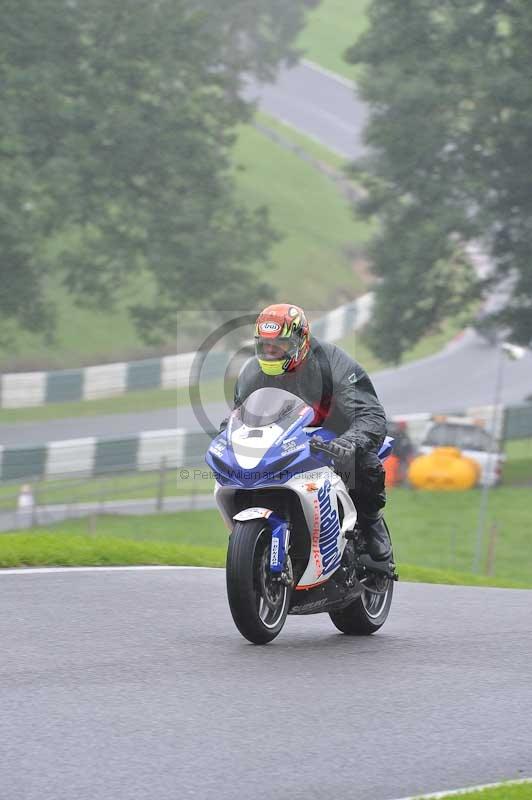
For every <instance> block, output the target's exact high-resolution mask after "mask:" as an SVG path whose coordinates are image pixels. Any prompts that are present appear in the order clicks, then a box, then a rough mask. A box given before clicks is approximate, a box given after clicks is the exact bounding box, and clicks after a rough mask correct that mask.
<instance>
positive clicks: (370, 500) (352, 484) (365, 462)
mask: <svg viewBox="0 0 532 800" xmlns="http://www.w3.org/2000/svg"><path fill="white" fill-rule="evenodd" d="M340 474H342V473H340ZM343 477H344V483H345V484H346V486H347V488H348V489H349V495H350V497H351V499H352V501H353V503H354V504H355V508H356V510H357V511H358V513H359V514H362V515H363V514H375V513H377V511H380V510H381V508H384V506H385V505H386V489H385V486H384V483H385V475H384V469H383V466H382V464H381V461H380V459H379V457H378V455H377V453H376V452H375V451H370V452H369V453H357V455H356V457H355V463H354V465H353V469H352V470H348V471H347V472H345V473H344V475H343Z"/></svg>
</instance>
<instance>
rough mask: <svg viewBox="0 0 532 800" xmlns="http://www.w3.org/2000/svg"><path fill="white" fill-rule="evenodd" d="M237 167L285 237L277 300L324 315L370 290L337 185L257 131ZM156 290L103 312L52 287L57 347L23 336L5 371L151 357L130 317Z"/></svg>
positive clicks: (243, 137) (131, 295)
mask: <svg viewBox="0 0 532 800" xmlns="http://www.w3.org/2000/svg"><path fill="white" fill-rule="evenodd" d="M263 119H264V118H262V120H263ZM284 135H285V137H286V136H291V135H292V136H293V137H294V142H295V143H297V144H299V145H301V142H302V141H304V137H301V136H299V135H297V134H292V133H291V131H290V130H289V129H285V130H284ZM310 148H311V149H312V148H313V145H312V144H311V145H310ZM321 152H322V153H324V154H326V151H325V150H323V149H321ZM234 162H235V166H236V181H237V188H238V193H239V196H240V200H241V202H242V203H243V204H244V205H246V206H248V207H249V206H258V205H266V206H268V207H269V208H270V210H271V218H272V222H273V224H274V226H275V228H276V229H277V231H278V232H279V234H280V235H281V237H282V238H281V240H280V241H279V242H278V243H277V244H276V245H275V246H274V249H273V253H272V262H273V268H272V269H271V270H270V271H269V273H268V274H267V275H266V276H265V277H266V280H267V281H268V282H269V283H270V284H271V285H272V287H273V288H274V290H275V294H276V297H277V298H279V299H282V298H286V297H288V298H292V299H293V301H294V302H296V301H297V302H298V303H301V304H303V305H306V306H307V307H308V308H309V311H311V310H314V311H318V312H319V311H325V310H327V309H329V308H331V307H334V306H335V305H337V304H339V303H341V302H345V301H347V300H349V299H351V298H353V297H354V296H356V295H357V294H358V293H360V292H361V291H363V289H364V286H363V283H362V281H361V279H360V278H359V277H358V276H357V274H356V272H355V271H354V269H353V266H352V264H353V260H354V258H353V254H354V253H356V252H357V249H358V248H360V246H361V245H362V244H363V242H364V241H365V240H366V238H367V235H368V229H367V226H366V225H365V224H363V223H361V222H357V221H356V220H354V219H353V215H352V211H351V209H350V207H349V204H348V202H347V200H345V199H344V198H343V197H342V195H341V193H340V192H339V191H338V189H337V188H336V186H335V185H334V183H333V182H332V181H331V180H330V179H328V178H327V177H326V176H324V175H322V174H320V173H319V172H318V171H317V170H316V169H314V168H313V166H312V165H311V164H309V163H307V162H306V161H304V160H303V159H301V158H299V157H298V156H297V155H295V154H294V153H292V152H289V151H288V150H287V149H286V148H284V147H282V146H281V145H280V144H277V143H275V142H273V141H271V140H270V139H269V138H268V137H267V136H266V135H264V134H263V133H261V132H259V131H257V130H256V129H254V128H253V127H251V126H246V127H243V128H242V129H241V130H240V133H239V137H238V142H237V145H236V148H235V153H234ZM324 275H326V276H327V277H326V280H324ZM149 291H150V280H149V278H148V277H145V278H144V279H141V278H136V279H134V280H132V281H131V282H130V283H128V286H126V287H124V292H123V296H122V298H121V301H120V303H119V306H118V308H117V309H116V311H115V312H113V313H99V312H98V311H87V310H83V309H78V308H76V307H75V306H74V304H73V302H72V299H71V298H70V297H69V296H68V294H67V293H66V291H65V290H64V289H62V288H61V287H60V286H58V285H57V284H51V285H50V287H49V292H50V296H51V298H52V299H53V301H54V303H55V305H56V307H57V314H58V325H57V335H56V341H54V342H52V343H50V342H47V341H46V340H45V339H44V338H43V337H39V336H35V335H32V334H28V333H25V332H17V335H16V347H15V348H9V349H7V348H6V349H3V350H1V349H0V367H1V369H2V371H10V370H11V369H14V368H24V369H30V370H31V369H43V368H44V369H53V368H65V367H74V366H80V365H83V364H88V363H100V362H103V361H112V360H122V359H134V358H141V357H146V356H149V355H151V354H152V353H151V352H150V351H149V350H148V349H147V348H146V347H145V346H144V345H143V343H142V341H141V340H140V338H139V337H138V335H137V333H136V331H135V330H134V328H133V325H132V324H131V321H130V320H129V318H128V314H127V307H128V305H129V304H131V303H132V302H133V301H134V299H135V297H136V296H138V295H139V294H140V293H143V294H145V293H146V292H149ZM168 344H169V348H170V349H172V348H174V347H175V343H174V342H173V341H171V342H169V343H168Z"/></svg>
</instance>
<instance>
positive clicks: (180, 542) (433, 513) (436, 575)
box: [0, 488, 532, 587]
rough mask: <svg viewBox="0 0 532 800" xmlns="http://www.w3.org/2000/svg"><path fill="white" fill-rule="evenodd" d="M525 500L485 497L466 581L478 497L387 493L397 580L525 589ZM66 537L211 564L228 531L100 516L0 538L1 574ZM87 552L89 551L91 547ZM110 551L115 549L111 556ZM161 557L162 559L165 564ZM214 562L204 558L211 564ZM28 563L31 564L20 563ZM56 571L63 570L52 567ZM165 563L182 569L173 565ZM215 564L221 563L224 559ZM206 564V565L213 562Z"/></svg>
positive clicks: (531, 576)
mask: <svg viewBox="0 0 532 800" xmlns="http://www.w3.org/2000/svg"><path fill="white" fill-rule="evenodd" d="M528 494H529V493H528V492H527V491H526V490H525V489H504V488H501V489H498V490H497V491H494V492H493V493H492V497H491V500H490V508H489V522H488V526H487V530H486V535H485V537H484V541H483V549H482V561H481V572H482V574H483V576H482V577H479V576H477V575H474V576H472V575H470V573H471V569H472V563H473V557H474V553H475V547H476V540H477V522H478V511H479V505H480V492H478V491H471V492H466V493H459V494H449V495H446V494H438V493H430V492H414V491H411V490H408V489H395V490H393V491H391V492H390V498H389V503H388V507H387V520H388V522H389V524H390V528H391V531H392V536H393V540H394V548H395V553H396V558H397V561H398V563H400V564H401V565H407V566H406V567H405V568H404V570H403V572H404V575H403V577H405V578H406V579H412V580H426V581H434V582H443V583H470V584H478V585H494V586H522V587H532V550H531V548H530V542H529V530H530V526H529V519H530V512H529V497H528ZM494 525H496V537H495V542H494V545H493V551H494V555H493V558H492V559H491V562H490V563H491V572H492V574H491V575H486V571H487V566H488V557H487V555H488V545H489V540H490V535H493V530H494ZM48 537H51V539H49V538H48ZM72 537H73V538H74V539H75V540H77V539H78V538H81V539H83V540H84V539H86V538H87V537H88V539H90V540H98V546H100V544H102V547H104V548H106V547H107V545H106V544H105V543H104V542H103V540H105V541H106V542H107V541H112V540H119V546H118V545H116V544H115V545H113V548H114V549H113V553H114V554H115V556H116V553H117V552H119V550H120V547H123V548H124V549H125V551H128V548H129V543H131V542H134V543H136V544H135V547H136V546H137V544H142V547H144V548H148V550H147V551H146V552H149V548H150V546H151V545H152V544H153V545H154V546H155V547H156V548H157V547H159V545H162V544H164V545H168V546H172V547H174V546H175V547H178V548H183V547H185V548H191V551H190V553H189V555H190V557H193V555H194V552H195V549H196V548H207V549H212V548H214V549H215V550H216V551H217V553H218V555H217V556H216V557H218V556H220V553H222V551H223V550H224V549H225V545H226V541H227V530H226V528H225V526H224V525H223V523H222V521H221V519H220V516H219V514H218V512H217V511H214V510H213V511H197V512H183V513H179V514H161V515H157V516H147V517H122V516H105V517H99V518H96V519H84V520H71V521H67V522H63V523H60V524H58V525H54V526H51V527H49V528H48V529H46V528H44V529H43V528H38V529H35V530H34V531H33V532H32V533H28V534H21V533H19V534H2V535H0V548H3V550H2V552H3V556H2V557H1V558H0V563H1V564H2V565H3V566H8V565H14V564H15V563H17V558H18V559H19V561H18V563H20V564H23V563H39V559H41V558H43V557H44V558H47V559H51V560H45V561H44V562H43V563H56V562H55V561H54V560H53V559H61V558H62V555H61V553H62V551H61V548H62V547H64V548H65V552H66V553H67V556H66V557H69V556H68V552H69V544H68V543H69V541H70V539H71V538H72ZM41 540H42V541H44V542H46V547H47V548H48V551H49V548H52V551H51V552H52V555H48V556H46V555H43V553H41V552H40V549H39V548H40V544H39V543H40V541H41ZM101 540H102V541H101ZM19 542H20V547H22V548H23V549H22V550H17V549H16V548H15V546H16V547H19V544H18V543H19ZM88 544H90V542H89V543H88ZM88 544H87V546H88ZM76 547H78V544H76ZM90 547H91V548H93V545H91V546H90ZM116 547H119V549H118V551H117V550H116ZM6 548H7V554H6ZM90 552H91V556H90V557H91V558H94V557H96V556H95V555H94V550H93V549H90ZM105 552H107V551H105ZM128 552H129V551H128ZM32 553H33V555H32ZM187 553H188V551H187ZM167 555H168V554H167V553H166V555H165V557H166V556H167ZM215 555H216V554H212V553H211V556H212V557H213V558H214V556H215ZM105 557H107V556H105ZM146 557H147V556H146ZM157 557H159V556H157ZM175 557H176V558H177V557H179V558H182V557H183V552H182V551H180V552H179V554H178V555H176V556H175ZM28 558H29V559H30V561H27V559H28ZM128 558H129V556H128ZM172 558H174V557H173V556H172ZM2 559H4V560H2ZM5 559H7V560H5ZM31 559H34V560H33V561H31ZM57 563H63V562H62V561H61V560H59V561H58V562H57ZM68 563H74V562H73V561H69V562H68ZM83 563H86V562H83ZM91 563H92V562H91ZM102 563H107V562H106V561H103V562H102ZM116 563H120V562H116ZM126 563H132V562H131V561H127V562H126ZM139 563H151V562H150V561H148V562H144V561H143V562H139ZM154 563H163V562H161V561H156V562H154ZM168 563H173V564H174V563H188V562H180V561H175V560H172V561H169V562H168ZM194 563H197V562H194ZM217 563H219V564H221V563H223V559H222V561H221V562H220V561H219V562H217ZM209 564H211V565H212V562H211V561H210V562H209Z"/></svg>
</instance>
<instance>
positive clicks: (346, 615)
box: [329, 578, 394, 636]
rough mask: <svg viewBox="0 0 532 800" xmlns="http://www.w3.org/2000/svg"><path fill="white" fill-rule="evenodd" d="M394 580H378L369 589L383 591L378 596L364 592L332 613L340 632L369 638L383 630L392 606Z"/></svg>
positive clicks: (334, 623) (333, 620) (331, 616)
mask: <svg viewBox="0 0 532 800" xmlns="http://www.w3.org/2000/svg"><path fill="white" fill-rule="evenodd" d="M393 584H394V582H393V580H391V579H390V578H378V579H376V580H375V582H374V583H373V584H368V588H370V589H374V590H379V591H380V590H382V591H383V592H385V594H382V595H378V594H373V593H370V592H369V591H363V592H362V594H361V595H360V597H357V599H356V600H354V601H353V602H352V603H350V604H349V605H348V606H346V607H345V608H343V609H342V610H341V611H330V612H329V616H330V618H331V620H332V622H333V625H335V626H336V627H337V628H338V630H339V631H341V632H342V633H345V634H347V635H348V636H369V635H370V634H372V633H376V631H378V630H379V628H382V626H383V625H384V623H385V622H386V619H387V617H388V613H389V611H390V606H391V604H392V597H393Z"/></svg>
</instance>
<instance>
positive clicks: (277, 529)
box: [268, 514, 294, 586]
mask: <svg viewBox="0 0 532 800" xmlns="http://www.w3.org/2000/svg"><path fill="white" fill-rule="evenodd" d="M268 522H269V523H270V527H271V530H272V543H271V549H270V572H271V573H272V576H273V577H274V578H275V579H277V580H278V581H280V582H281V583H283V584H284V585H285V586H292V585H293V583H294V575H293V571H292V560H291V558H290V556H289V554H288V551H289V549H290V528H289V527H288V522H287V521H286V520H284V519H281V517H278V516H276V515H275V514H271V516H270V517H269V519H268Z"/></svg>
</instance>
